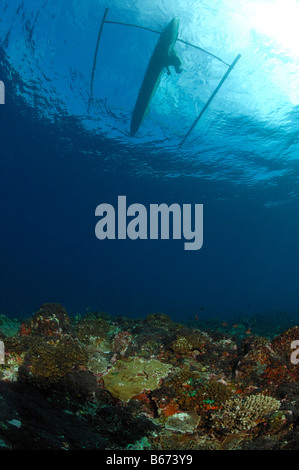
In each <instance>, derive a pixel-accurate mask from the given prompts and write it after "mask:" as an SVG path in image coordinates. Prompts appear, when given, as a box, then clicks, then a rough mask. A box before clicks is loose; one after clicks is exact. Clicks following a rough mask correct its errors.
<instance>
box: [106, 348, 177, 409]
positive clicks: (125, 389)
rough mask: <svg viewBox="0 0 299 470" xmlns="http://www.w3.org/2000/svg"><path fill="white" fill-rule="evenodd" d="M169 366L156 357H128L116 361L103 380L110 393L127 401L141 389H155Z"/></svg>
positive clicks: (168, 369) (169, 368)
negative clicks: (146, 358)
mask: <svg viewBox="0 0 299 470" xmlns="http://www.w3.org/2000/svg"><path fill="white" fill-rule="evenodd" d="M171 368H172V366H171V365H170V364H163V363H162V362H160V361H157V360H156V359H149V360H144V359H142V358H138V357H128V358H127V359H123V360H119V361H117V362H116V363H115V364H114V366H113V367H112V368H111V369H110V370H109V372H108V373H107V374H106V375H105V376H104V377H103V380H104V384H105V388H106V390H108V391H109V392H110V393H111V395H113V396H114V397H116V398H119V399H120V400H123V401H127V400H129V399H130V398H132V397H134V396H136V395H138V394H139V393H141V392H142V391H143V390H154V389H156V388H157V387H158V385H159V382H160V380H161V379H162V378H163V377H165V376H166V375H167V373H168V372H169V371H170V370H171Z"/></svg>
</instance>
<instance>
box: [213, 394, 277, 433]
mask: <svg viewBox="0 0 299 470" xmlns="http://www.w3.org/2000/svg"><path fill="white" fill-rule="evenodd" d="M279 408H280V401H279V400H276V399H275V398H272V397H268V396H264V395H262V394H258V395H249V396H247V397H246V398H243V399H242V398H239V397H232V398H230V399H229V400H227V401H226V402H225V403H224V406H223V408H222V410H221V411H219V412H217V413H214V414H213V415H212V416H211V420H212V427H213V428H214V429H216V430H218V431H219V430H225V431H226V432H229V433H237V432H240V431H245V430H250V429H251V428H253V427H255V426H256V425H257V424H258V423H259V422H261V421H263V420H265V418H266V416H267V415H268V414H269V413H272V412H274V411H277V410H278V409H279Z"/></svg>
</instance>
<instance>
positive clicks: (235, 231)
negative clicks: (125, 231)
mask: <svg viewBox="0 0 299 470" xmlns="http://www.w3.org/2000/svg"><path fill="white" fill-rule="evenodd" d="M105 7H109V8H110V10H109V17H108V19H110V20H111V21H121V22H127V23H134V24H139V25H143V26H145V27H148V28H151V29H155V30H158V31H160V30H161V28H163V27H164V26H165V25H166V24H167V23H168V22H169V21H170V20H171V19H172V18H173V17H174V16H178V17H179V18H180V32H179V37H180V38H181V39H184V40H186V41H189V42H192V43H194V44H197V45H199V46H200V47H202V48H204V49H207V50H208V51H210V52H211V53H213V54H215V55H217V56H220V57H221V58H222V59H223V60H224V61H225V62H228V63H232V62H233V60H234V58H235V57H236V56H237V54H239V53H240V54H241V55H242V58H241V60H240V61H239V62H238V64H237V65H236V67H235V69H234V70H233V71H232V73H231V75H230V76H229V78H228V79H227V81H226V82H225V84H224V85H223V87H222V89H221V90H220V91H219V93H218V94H217V96H216V97H215V99H214V100H213V102H212V103H211V105H210V106H209V108H208V110H207V111H206V112H205V114H204V116H203V117H202V119H201V120H200V121H199V123H198V125H197V126H196V128H195V129H194V131H193V132H192V134H191V135H190V137H189V139H188V140H187V141H186V142H185V144H184V146H182V148H179V147H178V144H179V143H180V142H181V140H182V138H183V137H184V136H185V135H186V132H187V131H188V129H189V128H190V126H191V124H192V122H193V120H194V119H195V118H196V116H197V115H198V114H199V112H200V110H201V109H202V107H203V105H204V104H205V102H206V101H207V100H208V98H209V96H210V95H211V93H212V92H213V90H214V89H215V87H216V86H217V84H218V83H219V81H220V80H221V78H222V76H223V75H224V73H225V72H226V70H227V67H226V66H225V65H223V64H222V63H220V62H219V61H217V60H214V59H213V58H211V57H210V56H208V55H205V54H204V53H202V52H200V51H198V50H195V49H192V48H190V47H188V46H185V45H183V44H182V43H178V44H177V45H176V50H177V52H178V54H179V56H180V57H181V60H182V62H183V72H182V74H180V75H177V74H176V73H175V72H174V70H173V71H172V73H171V75H170V76H168V75H167V73H165V74H164V75H163V78H162V81H161V84H160V86H159V88H158V90H157V93H156V94H155V96H154V98H153V100H152V103H151V107H150V113H149V114H148V115H147V116H146V118H145V120H144V122H143V124H142V126H141V128H140V129H139V132H138V133H137V134H136V136H135V137H134V138H132V137H131V136H130V134H129V128H130V120H131V116H132V111H133V109H134V104H135V101H136V97H137V94H138V90H139V88H140V85H141V82H142V78H143V75H144V72H145V70H146V66H147V63H148V61H149V58H150V56H151V53H152V51H153V48H154V47H155V43H156V41H157V35H155V34H154V33H150V32H147V31H143V30H139V29H134V28H129V27H124V26H116V25H105V27H104V31H103V35H102V38H101V42H100V47H99V54H98V60H97V68H96V71H95V81H94V89H93V97H94V99H93V102H92V105H91V107H90V109H89V112H88V101H89V98H90V80H91V72H92V65H93V58H94V52H95V46H96V40H97V36H98V30H99V26H100V23H101V19H102V15H103V13H104V9H105ZM0 10H1V15H0V38H1V62H0V65H1V68H0V80H2V81H3V82H4V83H5V95H6V96H5V98H6V103H5V105H1V106H0V123H1V124H0V133H1V139H0V213H1V230H0V260H1V261H0V262H1V274H0V286H1V288H0V313H3V314H6V315H8V316H15V317H19V316H24V315H25V316H26V315H31V314H32V313H33V312H35V311H36V310H37V309H38V308H39V306H40V305H41V304H42V303H43V302H60V303H61V304H63V305H64V306H65V307H66V308H67V310H68V312H69V313H70V314H76V313H79V312H80V313H82V312H83V313H84V312H85V310H86V309H97V310H102V311H106V312H109V313H111V314H117V315H118V314H125V315H132V316H140V317H143V316H144V315H146V314H148V313H154V312H163V313H166V314H169V315H171V316H172V318H174V319H178V320H180V319H185V318H193V317H194V316H195V315H198V316H200V317H205V318H206V317H210V316H223V317H225V318H230V317H232V316H233V315H245V316H247V315H259V314H262V313H265V312H276V313H277V312H278V313H279V312H280V314H281V315H286V314H287V313H288V314H292V315H294V316H297V317H298V315H299V310H298V308H299V291H298V281H299V250H298V240H299V217H298V214H299V200H298V189H299V180H298V176H299V139H298V125H299V78H298V77H299V48H298V44H299V38H298V28H297V23H298V22H297V21H295V19H296V18H298V16H297V17H296V15H298V14H299V9H298V2H297V1H296V0H276V1H275V0H264V1H263V2H260V1H258V0H248V1H246V2H238V1H236V0H219V1H218V0H209V1H208V0H205V1H201V2H194V1H190V0H184V1H183V0H179V1H178V0H176V1H174V0H132V1H130V2H123V1H121V0H115V1H112V0H109V1H108V0H107V1H105V2H104V1H103V0H97V1H95V0H87V1H86V0H85V1H83V0H76V1H70V0H64V1H63V0H60V1H58V0H52V1H47V0H35V2H25V1H20V0H9V2H8V1H7V0H1V1H0ZM118 195H126V196H127V201H128V204H132V203H137V202H138V203H141V204H143V205H145V206H147V207H148V206H149V204H153V203H158V204H160V203H166V204H169V205H170V204H172V203H178V204H203V205H204V244H203V247H202V248H201V249H200V250H198V251H184V249H183V241H182V240H136V241H132V240H105V241H100V240H98V239H97V238H96V237H95V225H96V222H97V220H96V217H95V209H96V207H97V206H98V205H99V204H101V203H110V204H112V205H114V206H116V204H117V197H118Z"/></svg>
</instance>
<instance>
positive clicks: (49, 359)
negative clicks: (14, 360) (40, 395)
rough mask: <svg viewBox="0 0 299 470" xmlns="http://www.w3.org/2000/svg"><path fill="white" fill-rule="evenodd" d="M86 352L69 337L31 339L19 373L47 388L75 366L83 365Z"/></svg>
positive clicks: (85, 359)
mask: <svg viewBox="0 0 299 470" xmlns="http://www.w3.org/2000/svg"><path fill="white" fill-rule="evenodd" d="M86 362H87V354H86V352H85V350H84V348H83V347H82V345H81V344H80V343H79V342H78V341H76V340H74V339H72V338H71V337H67V338H64V340H63V341H62V340H56V341H51V342H50V341H48V342H47V341H45V340H44V339H42V338H37V339H36V340H32V342H31V343H30V348H29V350H28V351H27V354H26V356H25V360H24V364H23V366H22V367H21V368H20V371H19V373H20V375H21V376H22V377H23V378H25V379H26V380H28V381H29V382H31V383H33V384H35V385H36V386H38V387H40V388H48V387H50V386H52V385H53V384H54V383H56V382H58V381H59V380H60V379H62V378H63V377H65V376H66V374H68V373H69V372H70V371H72V369H73V368H74V367H75V366H84V365H86Z"/></svg>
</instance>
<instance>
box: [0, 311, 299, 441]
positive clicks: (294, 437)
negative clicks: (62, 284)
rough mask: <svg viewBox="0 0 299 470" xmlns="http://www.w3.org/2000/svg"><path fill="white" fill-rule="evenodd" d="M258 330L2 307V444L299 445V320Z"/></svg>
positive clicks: (160, 317)
mask: <svg viewBox="0 0 299 470" xmlns="http://www.w3.org/2000/svg"><path fill="white" fill-rule="evenodd" d="M261 330H262V331H263V333H265V332H266V329H265V325H264V324H262V326H261ZM253 331H255V332H256V331H258V323H257V322H254V321H253V320H252V319H249V320H248V319H247V320H244V322H243V323H242V322H241V323H236V324H231V325H230V324H229V323H227V322H219V321H217V320H216V319H214V320H210V321H207V322H206V324H205V325H204V324H203V323H200V322H197V324H194V323H193V324H192V325H189V326H188V324H179V323H176V322H174V321H172V319H171V318H170V317H168V316H167V315H164V314H162V313H158V314H150V315H148V316H147V317H146V318H144V319H132V318H127V317H113V316H109V315H107V314H105V313H103V312H90V311H89V312H88V313H87V314H86V315H82V316H81V315H77V316H76V317H70V316H69V315H68V313H67V311H66V310H65V308H64V307H63V306H61V305H59V304H54V303H48V304H43V305H42V306H41V307H40V308H39V310H38V311H37V312H36V313H35V314H34V315H33V316H32V318H28V319H25V320H22V321H21V320H14V319H7V318H6V317H4V316H3V315H1V316H0V340H2V341H3V342H4V344H5V363H4V364H2V365H0V449H1V448H3V449H29V448H30V449H68V450H70V449H81V448H84V449H109V450H111V449H113V450H115V449H130V450H134V449H138V450H140V449H151V450H191V449H195V450H203V449H204V450H235V449H241V450H242V449H244V450H247V449H263V448H264V449H298V424H299V387H298V378H299V367H298V365H294V364H292V363H291V361H290V355H291V343H292V341H295V340H298V339H299V328H298V327H296V326H294V325H293V326H292V325H288V328H287V329H286V330H284V331H281V328H278V327H276V326H275V325H271V334H270V335H269V336H267V335H266V334H263V335H258V334H256V333H255V334H253ZM275 331H279V333H278V334H277V335H275V334H273V332H275Z"/></svg>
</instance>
